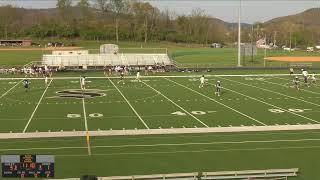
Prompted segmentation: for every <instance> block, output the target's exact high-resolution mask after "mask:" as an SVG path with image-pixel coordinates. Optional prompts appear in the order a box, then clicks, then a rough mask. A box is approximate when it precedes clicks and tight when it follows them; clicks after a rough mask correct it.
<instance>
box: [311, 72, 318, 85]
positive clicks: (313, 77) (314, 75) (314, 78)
mask: <svg viewBox="0 0 320 180" xmlns="http://www.w3.org/2000/svg"><path fill="white" fill-rule="evenodd" d="M316 81H317V78H316V74H315V73H314V72H313V73H312V74H311V82H312V83H313V84H315V83H316Z"/></svg>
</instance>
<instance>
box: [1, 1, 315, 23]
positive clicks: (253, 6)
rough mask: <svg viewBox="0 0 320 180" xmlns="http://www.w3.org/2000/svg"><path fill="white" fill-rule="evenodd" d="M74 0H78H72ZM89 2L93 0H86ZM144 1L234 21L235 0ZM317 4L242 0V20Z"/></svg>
mask: <svg viewBox="0 0 320 180" xmlns="http://www.w3.org/2000/svg"><path fill="white" fill-rule="evenodd" d="M73 1H74V3H76V2H77V1H78V0H73ZM90 1H92V2H91V3H93V1H94V0H90ZM140 1H148V2H150V3H151V4H152V5H154V6H156V7H158V8H159V9H161V10H165V9H169V10H170V11H171V12H173V13H174V14H176V15H180V14H190V13H191V12H192V10H193V9H197V8H199V9H202V10H204V11H205V12H206V13H207V14H208V15H211V16H213V17H216V18H219V19H222V20H224V21H228V22H236V21H237V13H238V6H239V0H140ZM4 4H12V5H16V6H19V7H25V8H34V9H37V8H52V7H55V5H56V0H0V5H4ZM314 7H319V8H320V0H268V1H266V0H242V8H243V10H242V20H243V22H247V23H253V22H257V21H261V22H264V21H267V20H270V19H272V18H275V17H279V16H286V15H291V14H296V13H299V12H302V11H304V10H307V9H309V8H314Z"/></svg>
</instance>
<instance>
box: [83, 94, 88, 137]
mask: <svg viewBox="0 0 320 180" xmlns="http://www.w3.org/2000/svg"><path fill="white" fill-rule="evenodd" d="M82 109H83V117H84V126H85V128H86V131H87V132H88V122H87V113H86V105H85V102H84V98H82Z"/></svg>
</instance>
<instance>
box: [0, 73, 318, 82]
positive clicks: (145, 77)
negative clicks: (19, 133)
mask: <svg viewBox="0 0 320 180" xmlns="http://www.w3.org/2000/svg"><path fill="white" fill-rule="evenodd" d="M294 75H301V74H294ZM316 75H320V74H316ZM261 76H262V77H275V76H290V75H288V74H222V75H211V74H208V75H206V77H261ZM175 77H177V78H198V77H200V76H199V75H188V76H141V78H144V79H148V78H175ZM105 78H106V77H105V76H92V77H86V79H105ZM108 78H110V79H119V77H118V76H114V77H108ZM126 78H127V79H135V78H136V76H126ZM23 79H25V78H23V77H21V78H0V81H5V80H23ZM28 79H31V80H35V79H39V80H41V79H44V78H28ZM52 79H54V80H58V79H60V80H72V79H76V80H78V79H79V77H54V78H52Z"/></svg>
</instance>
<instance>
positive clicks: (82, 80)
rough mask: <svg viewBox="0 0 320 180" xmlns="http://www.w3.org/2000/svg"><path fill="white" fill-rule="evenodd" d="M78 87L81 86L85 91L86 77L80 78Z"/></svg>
mask: <svg viewBox="0 0 320 180" xmlns="http://www.w3.org/2000/svg"><path fill="white" fill-rule="evenodd" d="M80 86H81V89H82V90H85V89H86V77H85V76H83V77H80Z"/></svg>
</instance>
